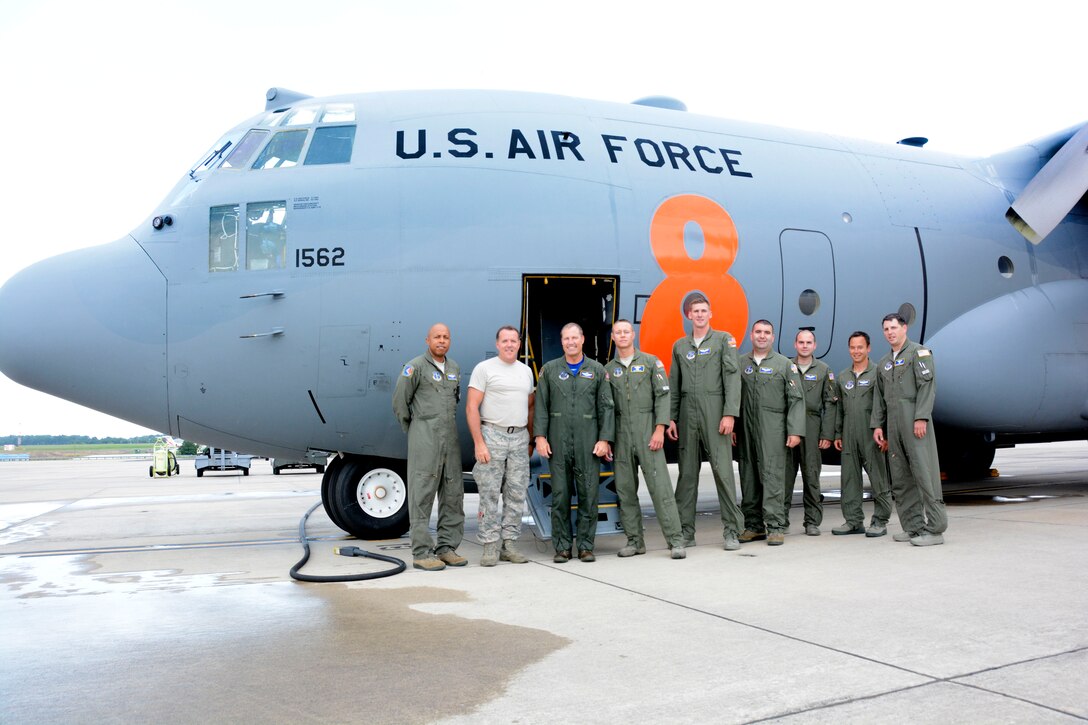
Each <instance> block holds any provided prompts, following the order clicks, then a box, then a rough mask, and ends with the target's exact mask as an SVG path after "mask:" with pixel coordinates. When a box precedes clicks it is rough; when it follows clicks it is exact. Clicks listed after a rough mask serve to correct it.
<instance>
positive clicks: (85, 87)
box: [0, 0, 1088, 436]
mask: <svg viewBox="0 0 1088 725" xmlns="http://www.w3.org/2000/svg"><path fill="white" fill-rule="evenodd" d="M734 6H735V7H734ZM1086 21H1088V5H1084V4H1081V3H1079V2H1075V3H1066V2H1059V1H1058V0H1036V1H1035V2H1032V3H1030V4H1028V3H1022V2H1015V3H1014V2H1005V1H1003V0H1002V1H997V2H993V1H991V2H970V1H961V0H940V1H939V2H936V1H933V0H916V1H914V2H910V3H878V2H872V0H867V1H865V2H854V1H851V2H835V1H834V0H825V1H824V2H812V1H811V0H808V1H806V2H794V1H789V0H779V1H777V2H768V3H732V2H726V1H725V0H717V1H715V2H695V1H693V0H669V1H668V2H665V1H664V0H658V2H642V1H640V0H624V1H613V0H607V1H603V2H594V1H593V0H582V2H578V3H542V2H510V1H509V0H502V1H498V0H495V1H492V0H488V1H486V2H458V1H455V0H448V1H446V2H441V1H438V0H425V1H418V0H415V1H404V2H366V1H365V0H351V1H350V2H323V1H321V0H313V1H312V2H308V3H301V2H295V1H292V2H285V1H282V0H262V1H261V2H249V1H240V2H233V1H231V0H216V1H215V2H207V1H203V0H201V1H186V2H181V1H180V0H155V1H153V2H147V1H146V0H141V1H139V2H110V0H100V1H99V2H86V1H85V0H84V1H81V2H48V1H45V0H34V1H33V2H23V1H21V0H4V2H3V3H2V4H0V68H3V69H4V73H3V90H2V93H3V95H4V98H3V99H2V100H0V139H2V141H3V164H2V170H0V191H2V194H3V196H2V198H3V199H4V205H3V217H2V225H3V226H2V229H3V231H4V233H3V236H2V241H0V244H2V247H0V249H2V256H0V283H2V282H3V281H5V280H7V279H8V277H10V276H11V275H12V274H14V273H15V272H16V271H18V270H19V269H21V268H23V267H25V266H27V265H28V264H30V263H32V262H35V261H37V260H39V259H43V258H45V257H48V256H52V255H55V254H58V253H60V252H64V251H68V250H71V249H77V248H80V247H86V246H91V245H95V244H101V243H104V242H108V241H112V240H114V239H117V238H119V237H122V236H124V235H125V234H127V233H128V232H129V231H130V230H131V229H132V228H133V227H135V225H136V224H137V223H139V222H140V221H141V220H142V219H143V217H144V216H145V215H146V214H147V213H148V212H149V211H150V210H151V209H152V208H153V207H154V206H155V205H156V204H157V203H158V202H159V201H160V200H161V199H162V198H163V197H164V196H165V195H166V193H167V192H168V191H169V190H170V188H171V187H172V186H173V184H174V183H175V182H176V181H177V179H178V178H180V177H181V175H182V174H184V173H185V172H186V170H187V169H188V168H189V166H190V165H191V164H192V162H193V161H194V160H196V158H197V157H198V156H199V155H200V154H201V153H202V152H203V151H205V150H206V149H207V148H208V147H209V146H210V145H211V144H212V143H213V142H214V141H215V140H216V139H217V138H218V137H219V136H220V134H222V133H223V132H224V131H226V130H227V129H228V128H230V127H232V126H234V125H235V124H237V123H239V122H240V121H242V120H243V119H245V118H247V117H249V116H251V115H253V114H255V113H257V112H259V111H260V110H262V109H263V108H264V92H265V90H266V89H267V88H268V87H270V86H281V87H284V88H290V89H294V90H299V91H303V92H305V93H309V94H312V95H317V96H320V95H327V94H333V93H348V92H357V91H375V90H392V89H425V88H495V89H513V90H525V91H542V92H548V93H560V94H566V95H573V96H582V97H588V98H597V99H603V100H612V101H624V102H625V101H631V100H634V99H636V98H640V97H642V96H647V95H656V94H662V95H670V96H674V97H677V98H680V99H681V100H683V101H684V102H685V103H687V105H688V108H689V109H690V110H691V111H693V112H698V113H703V114H709V115H715V116H722V117H728V118H737V119H743V120H746V121H755V122H762V123H770V124H775V125H779V126H789V127H795V128H803V129H809V130H816V131H826V132H831V133H836V134H839V135H844V136H856V137H860V138H868V139H874V140H880V141H895V140H897V139H900V138H903V137H906V136H928V137H929V138H930V139H931V142H930V147H931V148H937V149H940V150H943V151H951V152H959V153H964V154H970V155H986V154H989V153H993V152H996V151H1000V150H1003V149H1006V148H1008V147H1011V146H1014V145H1017V144H1019V143H1022V142H1024V141H1028V140H1030V139H1033V138H1037V137H1039V136H1043V135H1045V134H1047V133H1050V132H1052V131H1056V130H1059V129H1062V128H1066V127H1068V126H1071V125H1074V124H1076V123H1080V122H1082V121H1084V120H1088V108H1086V104H1085V103H1084V101H1083V98H1084V94H1083V70H1084V65H1085V60H1084V50H1083V49H1084V40H1083V37H1084V29H1085V27H1088V22H1086ZM145 432H147V431H146V429H144V428H141V427H139V426H135V425H133V424H130V423H127V422H124V421H119V420H117V419H114V418H109V417H107V416H103V415H100V414H98V413H94V412H93V411H88V410H87V409H85V408H81V407H79V406H75V405H72V404H70V403H66V402H64V401H61V400H58V399H56V398H52V397H50V396H46V395H43V394H41V393H37V392H35V391H31V390H29V389H27V388H23V387H21V386H19V385H16V384H15V383H13V382H11V381H10V380H8V379H7V378H4V377H2V376H0V435H8V434H15V433H23V434H32V433H56V434H62V433H63V434H83V435H93V436H112V435H118V436H130V435H139V434H142V433H145Z"/></svg>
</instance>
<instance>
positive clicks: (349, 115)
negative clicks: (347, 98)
mask: <svg viewBox="0 0 1088 725" xmlns="http://www.w3.org/2000/svg"><path fill="white" fill-rule="evenodd" d="M349 122H350V123H354V122H355V106H354V105H352V104H351V103H330V104H329V105H327V106H325V112H324V113H322V114H321V123H349Z"/></svg>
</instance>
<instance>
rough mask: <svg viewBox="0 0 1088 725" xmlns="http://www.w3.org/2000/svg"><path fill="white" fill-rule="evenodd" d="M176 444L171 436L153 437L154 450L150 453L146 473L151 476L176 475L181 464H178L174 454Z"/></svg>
mask: <svg viewBox="0 0 1088 725" xmlns="http://www.w3.org/2000/svg"><path fill="white" fill-rule="evenodd" d="M177 447H178V446H177V444H176V443H175V442H174V440H173V439H172V438H168V437H166V436H159V437H158V438H156V439H155V447H154V451H153V453H152V454H151V465H150V466H148V469H147V474H148V475H149V476H150V477H151V478H155V477H156V476H159V477H162V476H177V475H180V474H181V466H179V465H178V457H177V456H176V455H174V451H175V450H176V449H177Z"/></svg>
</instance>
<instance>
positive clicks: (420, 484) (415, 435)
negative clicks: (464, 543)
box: [393, 323, 468, 571]
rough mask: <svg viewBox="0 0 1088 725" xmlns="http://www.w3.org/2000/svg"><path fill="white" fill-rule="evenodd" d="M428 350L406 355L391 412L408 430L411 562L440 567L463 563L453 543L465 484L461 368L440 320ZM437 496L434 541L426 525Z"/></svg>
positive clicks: (461, 527) (460, 530)
mask: <svg viewBox="0 0 1088 725" xmlns="http://www.w3.org/2000/svg"><path fill="white" fill-rule="evenodd" d="M426 343H427V352H425V353H423V354H422V355H420V356H419V357H417V358H414V359H413V360H411V361H410V362H409V363H408V364H407V365H405V366H404V369H403V370H402V371H401V374H400V377H398V378H397V388H396V390H394V391H393V412H394V414H396V416H397V420H398V421H400V425H401V428H403V429H404V432H405V433H407V434H408V520H409V521H410V522H411V533H412V566H414V567H415V568H416V569H423V570H425V571H440V570H442V569H445V568H446V566H447V565H449V566H464V565H465V564H466V563H468V560H467V559H465V557H463V556H461V555H460V554H458V553H457V547H458V546H460V544H461V539H462V537H463V536H464V533H465V504H464V499H465V487H464V483H463V478H462V474H461V449H460V446H459V444H458V442H457V404H458V402H459V401H460V400H461V368H460V367H459V366H458V365H457V363H456V362H454V361H453V360H452V359H450V358H448V357H446V353H447V352H449V349H450V328H448V327H446V326H445V325H443V324H442V323H438V324H435V325H432V326H431V329H430V330H428V332H427V340H426ZM436 496H437V497H438V543H437V544H436V543H435V542H434V540H433V539H432V538H431V533H430V530H429V527H428V524H429V522H430V520H431V508H432V506H433V505H434V500H435V497H436Z"/></svg>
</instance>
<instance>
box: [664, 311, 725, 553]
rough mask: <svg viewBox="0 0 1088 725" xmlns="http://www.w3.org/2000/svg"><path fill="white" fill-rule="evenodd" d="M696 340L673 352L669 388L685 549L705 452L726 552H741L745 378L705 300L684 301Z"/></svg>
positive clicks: (679, 343)
mask: <svg viewBox="0 0 1088 725" xmlns="http://www.w3.org/2000/svg"><path fill="white" fill-rule="evenodd" d="M685 308H686V310H685V312H686V314H687V317H688V319H689V320H691V334H690V335H688V336H686V337H682V338H680V339H679V340H677V341H676V343H675V344H673V346H672V363H671V367H670V368H669V388H670V389H671V393H672V403H671V404H670V416H669V417H670V420H669V428H668V431H667V432H666V434H667V435H668V436H669V438H670V439H671V440H674V441H675V440H679V442H680V445H679V448H680V460H679V469H680V471H679V475H678V477H677V479H676V509H677V511H678V512H679V513H680V528H681V529H682V531H683V533H684V546H695V502H696V499H697V498H698V497H699V468H700V466H701V465H702V464H701V459H700V457H699V451H700V449H702V450H703V451H705V452H706V457H707V460H708V461H710V471H711V473H713V474H714V485H715V487H716V488H717V490H718V510H719V512H720V514H721V519H722V538H724V539H725V550H726V551H736V550H737V549H739V548H740V542H739V540H738V539H737V534H738V532H739V531H740V527H741V523H742V520H743V519H742V517H741V513H740V508H739V507H738V506H737V484H736V479H735V478H734V477H733V425H734V421H735V420H736V416H737V415H738V414H740V374H739V370H738V368H737V343H736V340H734V339H733V336H732V335H730V334H729V333H728V332H719V331H718V330H712V329H711V328H710V318H711V317H712V314H713V313H712V312H711V310H710V302H709V301H708V300H707V298H706V297H704V296H703V295H701V294H694V295H692V296H691V297H689V298H688V299H687V300H686V301H685Z"/></svg>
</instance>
